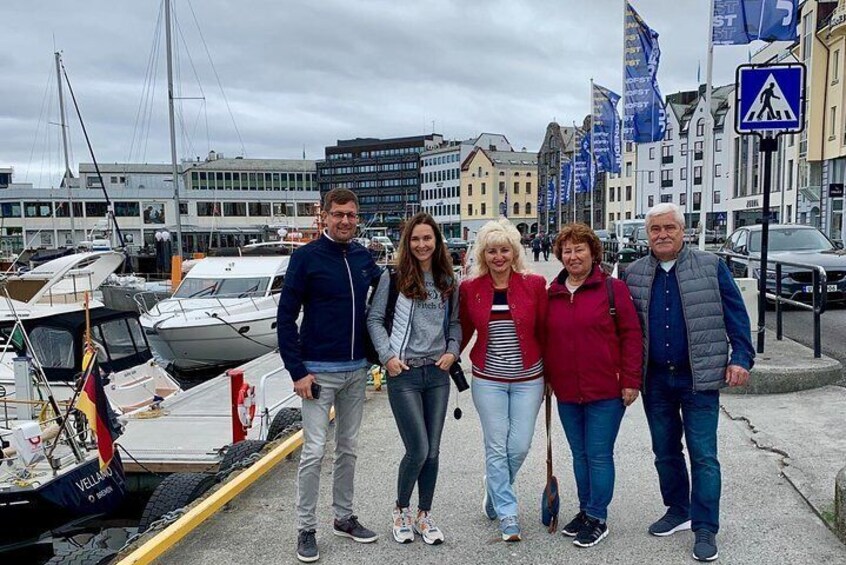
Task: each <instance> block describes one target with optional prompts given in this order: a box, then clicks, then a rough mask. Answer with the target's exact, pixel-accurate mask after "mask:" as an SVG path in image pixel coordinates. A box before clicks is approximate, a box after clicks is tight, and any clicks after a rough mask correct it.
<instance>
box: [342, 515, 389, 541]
mask: <svg viewBox="0 0 846 565" xmlns="http://www.w3.org/2000/svg"><path fill="white" fill-rule="evenodd" d="M332 533H333V534H335V535H336V536H340V537H342V538H350V539H352V540H354V541H357V542H358V543H373V542H374V541H376V540H377V539H379V536H377V535H376V534H375V533H373V532H372V531H371V530H368V529H367V528H365V527H364V526H362V525H361V523H360V522H359V521H358V516H356V515H354V514H353V515H352V516H350V517H349V518H347V519H346V520H335V526H334V528H332Z"/></svg>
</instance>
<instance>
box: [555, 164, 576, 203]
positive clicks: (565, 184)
mask: <svg viewBox="0 0 846 565" xmlns="http://www.w3.org/2000/svg"><path fill="white" fill-rule="evenodd" d="M572 184H573V162H572V161H570V160H569V159H568V160H566V161H564V160H562V161H561V182H560V185H559V186H561V195H560V196H559V198H558V201H559V202H561V204H562V205H564V204H569V203H570V190H572Z"/></svg>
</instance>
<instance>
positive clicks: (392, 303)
mask: <svg viewBox="0 0 846 565" xmlns="http://www.w3.org/2000/svg"><path fill="white" fill-rule="evenodd" d="M388 280H389V281H390V284H389V285H388V303H387V304H385V329H386V330H388V335H391V329H393V326H394V311H395V310H396V309H397V298H398V297H399V289H398V288H397V272H396V269H393V268H392V267H388Z"/></svg>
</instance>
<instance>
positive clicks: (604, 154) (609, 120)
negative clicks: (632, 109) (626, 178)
mask: <svg viewBox="0 0 846 565" xmlns="http://www.w3.org/2000/svg"><path fill="white" fill-rule="evenodd" d="M619 101H620V95H619V94H616V93H614V92H611V91H610V90H608V89H607V88H604V87H602V86H599V85H596V84H594V85H593V154H594V156H595V157H596V172H598V173H603V172H608V173H619V172H620V115H619V114H618V113H617V102H619Z"/></svg>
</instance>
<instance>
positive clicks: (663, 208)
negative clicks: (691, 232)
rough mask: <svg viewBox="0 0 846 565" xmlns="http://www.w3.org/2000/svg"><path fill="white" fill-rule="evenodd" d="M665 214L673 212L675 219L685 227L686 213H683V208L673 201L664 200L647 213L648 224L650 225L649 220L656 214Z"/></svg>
mask: <svg viewBox="0 0 846 565" xmlns="http://www.w3.org/2000/svg"><path fill="white" fill-rule="evenodd" d="M664 214H672V215H673V219H674V220H675V221H676V222H677V223H678V224H679V225H680V226H681V227H682V229H684V214H682V211H681V208H679V207H678V206H676V205H675V204H673V203H672V202H662V203H660V204H656V205H655V206H653V207H652V208H650V209H649V211H648V212H647V213H646V225H647V226H648V225H649V221H650V220H651V219H652V218H654V217H655V216H663V215H664Z"/></svg>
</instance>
